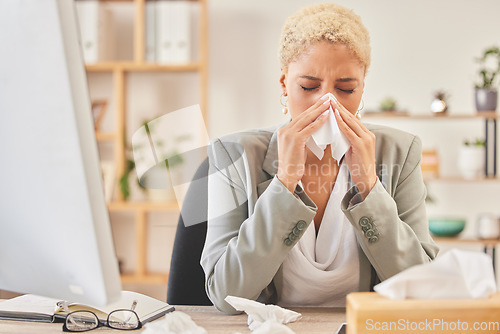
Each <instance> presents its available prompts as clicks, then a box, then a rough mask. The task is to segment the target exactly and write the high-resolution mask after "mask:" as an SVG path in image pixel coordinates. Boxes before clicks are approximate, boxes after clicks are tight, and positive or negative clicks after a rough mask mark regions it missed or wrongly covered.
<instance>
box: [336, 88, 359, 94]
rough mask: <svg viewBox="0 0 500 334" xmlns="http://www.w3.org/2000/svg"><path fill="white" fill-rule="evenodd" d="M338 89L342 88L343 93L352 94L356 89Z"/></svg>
mask: <svg viewBox="0 0 500 334" xmlns="http://www.w3.org/2000/svg"><path fill="white" fill-rule="evenodd" d="M337 89H338V90H340V91H341V92H342V93H347V94H352V93H354V91H355V89H340V88H337Z"/></svg>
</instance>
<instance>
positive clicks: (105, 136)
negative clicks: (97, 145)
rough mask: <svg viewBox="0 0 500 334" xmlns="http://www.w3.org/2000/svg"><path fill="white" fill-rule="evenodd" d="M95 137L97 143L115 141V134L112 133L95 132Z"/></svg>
mask: <svg viewBox="0 0 500 334" xmlns="http://www.w3.org/2000/svg"><path fill="white" fill-rule="evenodd" d="M95 136H96V138H97V140H98V141H112V140H115V139H116V133H114V132H96V133H95Z"/></svg>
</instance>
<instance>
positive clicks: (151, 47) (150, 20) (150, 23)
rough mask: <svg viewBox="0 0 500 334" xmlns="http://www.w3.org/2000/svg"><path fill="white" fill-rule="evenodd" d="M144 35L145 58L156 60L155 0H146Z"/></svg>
mask: <svg viewBox="0 0 500 334" xmlns="http://www.w3.org/2000/svg"><path fill="white" fill-rule="evenodd" d="M145 13H146V27H145V29H146V36H145V44H146V45H145V47H146V50H145V57H144V58H145V60H146V61H147V62H151V63H154V62H156V43H157V42H156V1H153V0H149V1H146V7H145Z"/></svg>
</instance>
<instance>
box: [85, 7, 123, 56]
mask: <svg viewBox="0 0 500 334" xmlns="http://www.w3.org/2000/svg"><path fill="white" fill-rule="evenodd" d="M76 10H77V15H78V23H79V27H80V42H81V46H82V50H83V59H84V60H85V63H87V64H93V63H97V62H100V61H106V60H113V59H114V49H115V48H114V36H113V35H114V30H113V14H112V12H111V10H110V9H109V8H108V7H107V4H106V3H103V2H100V1H98V0H87V1H76Z"/></svg>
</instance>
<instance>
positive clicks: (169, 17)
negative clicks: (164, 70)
mask: <svg viewBox="0 0 500 334" xmlns="http://www.w3.org/2000/svg"><path fill="white" fill-rule="evenodd" d="M155 8H156V18H155V24H156V42H157V43H156V49H157V50H156V61H157V62H158V63H161V64H185V63H188V62H190V61H191V4H190V1H184V0H181V1H178V0H174V1H157V2H156V6H155Z"/></svg>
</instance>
